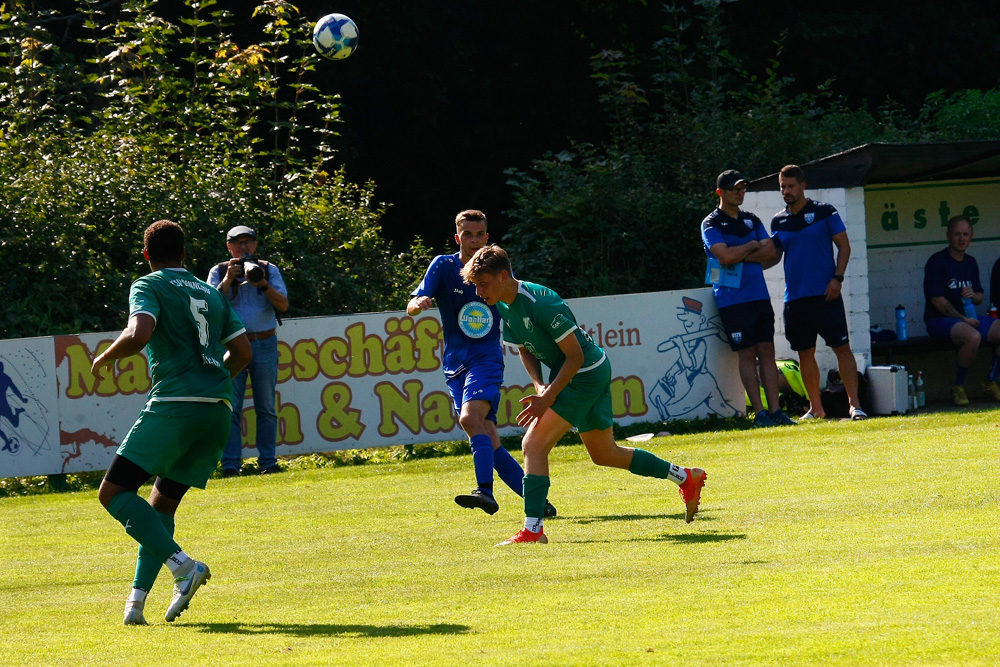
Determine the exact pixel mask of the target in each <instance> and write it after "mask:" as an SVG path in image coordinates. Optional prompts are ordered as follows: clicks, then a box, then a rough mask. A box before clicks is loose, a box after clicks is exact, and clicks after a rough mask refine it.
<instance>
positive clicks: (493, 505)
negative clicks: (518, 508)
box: [455, 489, 500, 514]
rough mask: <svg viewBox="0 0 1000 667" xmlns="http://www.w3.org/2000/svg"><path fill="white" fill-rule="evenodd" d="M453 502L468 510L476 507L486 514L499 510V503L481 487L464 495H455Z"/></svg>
mask: <svg viewBox="0 0 1000 667" xmlns="http://www.w3.org/2000/svg"><path fill="white" fill-rule="evenodd" d="M455 502H456V503H458V505H459V507H464V508H466V509H470V510H471V509H475V508H477V507H478V508H479V509H481V510H482V511H484V512H486V513H487V514H496V513H497V512H498V511H499V510H500V504H499V503H498V502H497V501H496V500H494V499H493V496H491V495H489V494H488V493H485V492H484V491H483V490H482V489H476V490H475V491H473V492H472V493H469V494H466V495H461V496H455Z"/></svg>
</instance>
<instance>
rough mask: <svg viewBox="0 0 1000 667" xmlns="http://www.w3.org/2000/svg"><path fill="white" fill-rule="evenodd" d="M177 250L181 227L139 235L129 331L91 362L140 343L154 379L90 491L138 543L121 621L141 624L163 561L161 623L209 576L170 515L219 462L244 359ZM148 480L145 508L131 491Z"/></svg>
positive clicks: (243, 347) (240, 340)
mask: <svg viewBox="0 0 1000 667" xmlns="http://www.w3.org/2000/svg"><path fill="white" fill-rule="evenodd" d="M184 254H185V252H184V230H183V229H182V228H181V226H180V225H178V224H177V223H176V222H171V221H169V220H160V221H158V222H154V223H153V224H152V225H150V226H149V227H148V228H147V229H146V232H145V235H144V237H143V256H144V257H145V258H146V261H148V262H149V268H150V269H152V273H150V274H149V275H147V276H143V277H142V278H139V279H138V280H136V281H135V282H134V283H132V289H131V290H130V292H129V319H128V325H127V326H126V327H125V330H124V331H122V332H121V334H120V335H119V336H118V338H117V339H116V340H115V341H114V342H113V343H112V344H111V346H110V347H108V348H107V349H106V350H104V351H103V352H102V353H100V354H99V355H97V357H96V358H95V359H94V364H93V372H94V373H95V374H97V373H98V372H99V371H100V370H101V369H102V368H104V367H106V366H110V365H111V364H112V363H113V362H115V361H116V360H118V359H124V358H126V357H130V356H132V355H134V354H138V353H139V352H140V351H141V350H142V349H143V348H144V347H145V348H146V351H147V356H148V358H149V369H150V374H151V375H152V381H153V383H152V389H151V390H150V392H149V396H148V400H147V402H146V405H145V406H144V407H143V409H142V411H141V412H140V413H139V417H138V419H137V420H136V422H135V424H134V425H133V426H132V429H131V430H130V431H129V432H128V434H127V435H126V436H125V440H124V441H123V442H122V444H121V446H120V447H119V448H118V451H117V453H116V454H115V457H114V459H112V461H111V464H110V465H109V466H108V471H107V473H106V474H105V475H104V480H103V481H102V482H101V488H100V490H99V491H98V498H99V500H100V501H101V504H102V505H103V506H104V507H105V508H106V509H107V510H108V513H109V514H111V516H113V517H114V518H115V519H117V520H118V522H119V523H121V524H122V525H123V526H124V527H125V532H126V533H128V534H129V536H130V537H132V539H134V540H135V541H136V542H138V543H139V557H138V560H137V562H136V570H135V580H134V582H133V588H132V592H131V594H130V595H129V597H128V600H127V601H126V603H125V624H126V625H146V619H145V617H144V615H143V607H144V606H145V601H146V594H147V593H148V592H149V589H150V588H151V587H152V585H153V582H154V581H155V580H156V575H157V574H158V573H159V571H160V567H161V566H162V565H164V564H166V566H167V567H168V568H169V569H170V572H171V574H172V575H173V577H174V594H173V599H172V600H171V603H170V606H169V607H168V608H167V613H166V620H167V621H173V620H174V619H175V618H177V617H178V616H179V615H180V613H181V612H182V611H184V610H185V609H186V608H187V606H188V603H189V602H190V601H191V598H192V597H193V596H194V593H195V591H197V590H198V588H199V587H200V586H201V585H202V584H204V583H205V582H206V581H208V579H209V578H210V577H211V576H212V575H211V572H210V571H209V569H208V566H207V565H205V564H204V563H202V562H200V561H196V560H194V559H192V558H190V557H188V555H187V554H186V553H184V551H183V550H181V548H180V546H179V545H178V544H177V543H176V542H175V541H174V539H173V532H174V514H175V512H176V511H177V505H178V504H179V503H180V501H181V498H182V497H183V496H184V493H185V492H186V491H187V490H188V489H189V488H190V487H192V486H197V487H198V488H201V489H204V488H205V485H206V483H207V482H208V478H209V476H211V474H212V473H213V472H214V471H215V468H216V465H218V463H219V457H221V456H222V449H223V447H224V446H225V444H226V439H227V438H228V437H229V425H230V421H231V420H232V409H233V408H232V401H233V385H232V377H233V376H234V375H236V374H237V373H239V372H240V371H241V370H242V369H243V368H244V367H245V366H246V365H247V364H248V363H249V362H250V359H251V356H252V351H251V347H250V341H249V339H248V338H247V336H246V334H245V331H244V328H243V324H242V323H241V322H240V319H239V318H238V317H237V316H236V314H235V313H234V312H233V309H232V307H231V306H230V305H229V300H228V299H226V298H225V297H224V296H223V295H222V293H221V292H219V291H218V290H216V289H215V288H213V287H211V286H209V285H208V284H207V283H204V282H202V281H200V280H198V278H196V277H195V276H194V275H193V274H192V273H190V272H189V271H188V270H187V269H185V268H183V263H184ZM153 476H155V477H156V481H155V482H154V483H153V490H152V491H151V492H150V495H149V502H146V501H145V500H143V499H142V498H140V497H139V495H138V493H137V492H138V490H139V487H140V486H142V485H143V484H144V483H146V482H147V481H148V480H149V478H150V477H153Z"/></svg>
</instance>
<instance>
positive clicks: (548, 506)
mask: <svg viewBox="0 0 1000 667" xmlns="http://www.w3.org/2000/svg"><path fill="white" fill-rule="evenodd" d="M555 516H556V507H555V505H553V504H552V503H550V502H549V501H547V500H546V501H545V518H546V519H554V518H555Z"/></svg>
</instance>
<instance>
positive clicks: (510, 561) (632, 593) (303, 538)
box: [0, 410, 1000, 667]
mask: <svg viewBox="0 0 1000 667" xmlns="http://www.w3.org/2000/svg"><path fill="white" fill-rule="evenodd" d="M998 423H1000V410H987V411H980V412H974V413H969V414H958V413H932V414H927V415H920V416H916V417H896V418H885V419H872V420H869V421H867V422H859V423H850V422H842V423H823V424H809V425H801V426H797V427H794V428H782V429H769V430H765V431H756V430H754V431H726V432H718V433H702V434H696V435H686V436H674V437H667V438H658V439H654V440H652V441H649V442H647V443H644V446H645V447H646V448H648V449H650V450H651V451H654V452H655V453H657V454H659V455H661V456H663V457H664V458H666V459H668V460H670V461H673V462H675V463H680V464H682V465H691V464H697V465H700V466H703V467H705V468H706V469H707V470H708V474H709V479H708V485H707V486H706V491H705V494H704V496H703V500H702V511H701V513H700V514H699V515H698V517H697V519H696V520H695V522H694V523H693V524H691V525H687V524H685V523H684V521H683V519H682V510H683V506H682V504H681V501H680V499H679V497H678V494H677V491H676V487H675V486H674V485H673V484H670V483H669V482H665V481H659V480H652V479H646V478H638V477H634V476H632V475H629V474H628V473H626V472H623V471H618V470H607V469H598V468H596V467H594V466H593V465H592V464H591V463H590V462H589V460H588V459H587V455H586V453H585V451H584V450H583V448H582V447H580V446H567V447H560V448H557V449H556V450H555V451H554V453H553V478H552V479H553V485H552V492H551V496H550V498H551V500H552V502H553V503H554V504H555V505H556V506H557V507H558V508H559V512H560V517H559V518H558V519H555V520H552V521H549V522H548V523H547V525H546V532H547V533H548V535H549V538H550V540H551V542H550V543H549V544H548V545H523V546H516V547H507V548H503V549H496V548H494V547H493V545H494V544H495V543H496V542H499V541H500V540H502V539H504V538H506V537H508V536H509V535H511V534H512V533H513V532H515V531H516V530H517V529H518V528H519V527H520V524H521V519H522V514H521V505H520V502H519V499H518V498H517V497H515V496H513V494H511V493H509V492H507V491H506V489H504V490H502V491H500V492H499V493H498V499H499V500H500V502H501V505H502V507H501V510H500V512H499V513H498V514H496V515H494V516H492V517H489V516H486V515H485V514H483V513H481V512H478V511H470V510H462V509H460V508H458V507H457V506H456V505H455V504H454V503H453V501H452V496H453V495H454V494H455V493H459V492H465V491H468V489H470V488H472V486H471V483H470V481H471V479H472V466H471V461H470V459H469V457H450V458H444V459H427V460H417V461H409V462H406V463H397V464H379V465H364V466H354V467H340V468H326V469H321V470H308V471H295V472H289V473H286V474H283V475H277V476H270V477H254V478H246V477H244V478H235V479H226V480H213V481H212V482H211V483H210V484H209V488H208V490H207V491H205V492H201V491H197V490H194V491H192V492H190V493H189V494H188V497H187V498H186V499H185V501H184V503H183V504H182V506H181V511H180V512H179V514H178V517H177V538H178V541H179V543H180V544H181V545H182V546H183V547H184V548H185V549H186V550H187V551H188V552H189V553H191V554H192V555H193V556H195V557H196V558H200V559H202V560H205V561H207V562H208V563H209V564H210V565H211V567H212V571H213V573H214V577H213V579H212V581H211V582H210V583H209V584H208V585H207V586H206V587H205V588H203V589H202V590H201V591H200V592H199V593H198V595H197V596H196V597H195V598H194V600H193V601H192V603H191V608H190V609H189V610H187V611H186V612H184V614H183V615H182V616H181V617H180V619H179V620H178V621H177V622H176V623H173V624H167V623H165V622H164V621H163V620H162V615H163V612H164V610H165V609H166V606H167V603H168V599H169V594H170V587H171V586H170V583H169V578H168V577H167V576H166V575H165V571H164V573H162V574H161V578H160V579H159V581H158V582H157V585H156V587H155V588H154V589H153V591H152V593H151V594H150V599H149V601H148V602H147V605H146V617H147V619H149V620H150V621H151V622H152V623H153V625H152V626H150V627H124V626H122V625H121V618H122V616H121V615H122V608H123V605H124V599H125V596H126V594H127V593H128V589H129V587H130V585H131V579H132V568H133V566H134V556H135V548H134V545H133V543H132V541H131V540H130V539H129V538H128V537H127V536H126V535H125V533H124V531H123V530H122V529H121V527H120V525H119V524H117V523H116V522H115V521H114V520H113V519H111V518H110V517H109V516H108V515H107V514H106V513H105V512H104V510H103V509H102V508H101V507H100V506H99V504H98V502H97V498H96V493H95V492H93V491H90V492H80V493H66V494H48V495H38V496H29V497H21V498H5V499H0V513H2V514H0V515H2V517H3V530H2V532H0V567H2V569H3V576H2V577H0V601H2V603H3V605H2V614H0V618H2V621H0V628H2V631H3V641H2V642H0V665H4V666H15V665H31V666H32V667H36V666H38V665H128V666H134V665H156V664H165V665H397V664H407V665H463V666H466V665H522V666H523V665H541V664H551V665H661V664H662V665H666V664H674V665H683V666H684V667H690V666H692V665H721V664H725V665H852V666H853V665H995V664H997V663H998V662H1000V639H998V628H1000V623H998V620H1000V558H998V555H1000V554H998V546H1000V530H998V528H997V523H998V505H997V497H998V491H997V487H998V474H997V472H998V464H997V458H998V455H997V449H998V447H997V441H998V437H997V436H998V428H997V427H998Z"/></svg>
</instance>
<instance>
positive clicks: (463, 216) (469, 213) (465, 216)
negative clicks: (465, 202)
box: [455, 208, 486, 231]
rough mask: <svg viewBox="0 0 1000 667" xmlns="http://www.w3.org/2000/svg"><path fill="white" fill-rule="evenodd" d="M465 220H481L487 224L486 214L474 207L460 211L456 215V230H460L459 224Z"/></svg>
mask: <svg viewBox="0 0 1000 667" xmlns="http://www.w3.org/2000/svg"><path fill="white" fill-rule="evenodd" d="M463 222H481V223H483V224H484V225H485V224H486V214H485V213H483V212H482V211H479V210H476V209H474V208H468V209H465V210H464V211H459V212H458V215H456V216H455V231H458V226H459V225H460V224H462V223H463Z"/></svg>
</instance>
